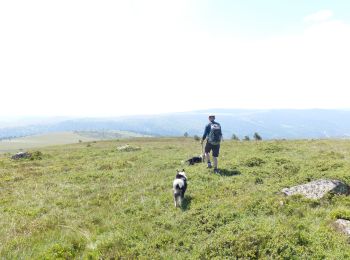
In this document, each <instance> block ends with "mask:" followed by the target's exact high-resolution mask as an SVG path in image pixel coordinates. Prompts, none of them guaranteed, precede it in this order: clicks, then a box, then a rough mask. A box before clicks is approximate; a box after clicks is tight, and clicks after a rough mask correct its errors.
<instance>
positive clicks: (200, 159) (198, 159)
mask: <svg viewBox="0 0 350 260" xmlns="http://www.w3.org/2000/svg"><path fill="white" fill-rule="evenodd" d="M202 162H204V159H203V155H200V156H194V157H192V158H190V159H188V160H187V161H186V163H187V164H188V165H194V164H195V163H202Z"/></svg>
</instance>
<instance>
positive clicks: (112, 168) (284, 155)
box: [0, 138, 350, 259]
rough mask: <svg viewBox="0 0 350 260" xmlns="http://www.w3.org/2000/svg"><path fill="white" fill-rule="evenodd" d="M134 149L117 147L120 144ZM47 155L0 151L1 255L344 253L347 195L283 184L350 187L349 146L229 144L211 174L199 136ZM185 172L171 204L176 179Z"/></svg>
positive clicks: (83, 146) (71, 148)
mask: <svg viewBox="0 0 350 260" xmlns="http://www.w3.org/2000/svg"><path fill="white" fill-rule="evenodd" d="M127 143H128V144H129V145H135V146H138V147H141V150H139V151H133V152H118V151H117V149H116V147H117V146H121V145H125V144H127ZM40 151H41V152H42V153H43V155H42V156H41V157H42V159H41V160H40V159H37V160H21V161H11V160H10V159H9V154H3V155H0V234H1V236H0V256H1V258H4V259H18V258H20V259H59V258H61V259H72V258H81V259H88V258H90V259H99V258H103V259H110V258H113V257H114V258H116V259H117V258H123V259H133V258H143V259H169V258H170V259H212V258H218V259H221V258H234V257H238V258H251V259H257V258H270V259H271V258H272V259H282V258H283V259H311V258H312V259H325V258H326V259H346V258H349V257H350V247H349V244H348V239H347V238H346V237H345V236H344V235H342V234H339V233H338V232H337V231H335V230H334V228H333V227H332V222H333V221H334V219H335V218H337V217H339V216H344V217H346V218H349V216H350V213H349V210H348V209H349V206H350V198H349V197H345V196H326V197H325V198H323V199H321V200H317V201H315V200H309V199H305V198H303V197H301V196H292V197H284V196H282V195H281V194H280V190H281V189H282V188H284V187H288V186H292V185H296V184H301V183H304V182H307V181H310V180H315V179H318V178H336V179H340V180H343V181H345V182H347V183H350V175H349V172H350V142H349V141H344V140H343V141H338V140H318V141H263V142H231V141H226V142H224V143H223V144H222V149H221V154H220V158H219V159H220V160H219V168H221V170H222V172H223V176H216V175H213V174H212V173H211V171H209V170H207V169H206V168H205V164H199V165H195V166H191V167H188V166H183V165H182V164H181V161H182V160H184V159H187V158H188V157H190V156H194V155H198V154H199V153H200V145H199V144H198V143H196V142H194V141H193V139H190V138H188V139H185V138H179V139H176V138H174V139H165V138H164V139H152V138H145V139H134V140H123V141H101V142H97V143H93V142H91V143H88V144H87V143H78V144H74V145H65V146H57V147H50V148H42V149H40ZM181 168H185V170H186V172H187V176H188V179H189V180H188V190H187V192H186V196H185V198H186V201H185V205H184V208H183V209H176V208H175V207H174V205H173V198H172V190H171V189H172V181H173V178H174V176H175V173H176V169H181Z"/></svg>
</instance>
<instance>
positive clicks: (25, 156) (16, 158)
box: [11, 152, 32, 160]
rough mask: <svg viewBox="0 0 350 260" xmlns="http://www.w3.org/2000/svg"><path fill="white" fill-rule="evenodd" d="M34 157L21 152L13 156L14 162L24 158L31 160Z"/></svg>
mask: <svg viewBox="0 0 350 260" xmlns="http://www.w3.org/2000/svg"><path fill="white" fill-rule="evenodd" d="M31 156H32V155H31V154H30V153H28V152H19V153H16V154H15V155H12V156H11V159H12V160H19V159H23V158H30V157H31Z"/></svg>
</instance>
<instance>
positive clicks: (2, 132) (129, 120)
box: [0, 109, 350, 139]
mask: <svg viewBox="0 0 350 260" xmlns="http://www.w3.org/2000/svg"><path fill="white" fill-rule="evenodd" d="M208 113H216V114H217V121H218V122H220V123H221V124H222V128H223V133H224V137H225V138H226V139H227V138H230V137H231V136H232V134H233V133H235V134H236V135H238V136H239V137H240V138H242V137H243V136H245V135H249V136H252V135H253V134H254V132H258V133H259V134H260V135H261V136H262V137H263V139H281V138H286V139H306V138H348V137H350V110H331V109H300V110H297V109H273V110H267V109H265V110H259V109H206V110H197V111H190V112H181V113H168V114H159V115H146V116H123V117H110V118H77V119H69V120H62V121H59V122H54V123H47V124H45V122H42V123H41V124H28V125H26V126H20V127H5V128H0V139H1V138H7V137H11V136H13V137H17V136H26V135H33V134H42V133H50V132H64V131H111V130H118V131H131V132H135V133H138V134H143V135H153V136H182V135H183V134H184V133H185V132H188V133H189V134H190V136H193V135H201V134H202V132H203V128H204V125H205V124H206V123H207V115H208Z"/></svg>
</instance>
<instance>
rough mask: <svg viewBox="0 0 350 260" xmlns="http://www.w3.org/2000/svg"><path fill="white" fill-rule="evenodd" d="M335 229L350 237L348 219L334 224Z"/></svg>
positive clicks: (338, 220) (349, 222)
mask: <svg viewBox="0 0 350 260" xmlns="http://www.w3.org/2000/svg"><path fill="white" fill-rule="evenodd" d="M334 227H335V228H336V229H337V230H338V231H340V232H342V233H344V234H345V235H347V236H349V237H350V221H349V220H346V219H337V220H336V221H335V222H334Z"/></svg>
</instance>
